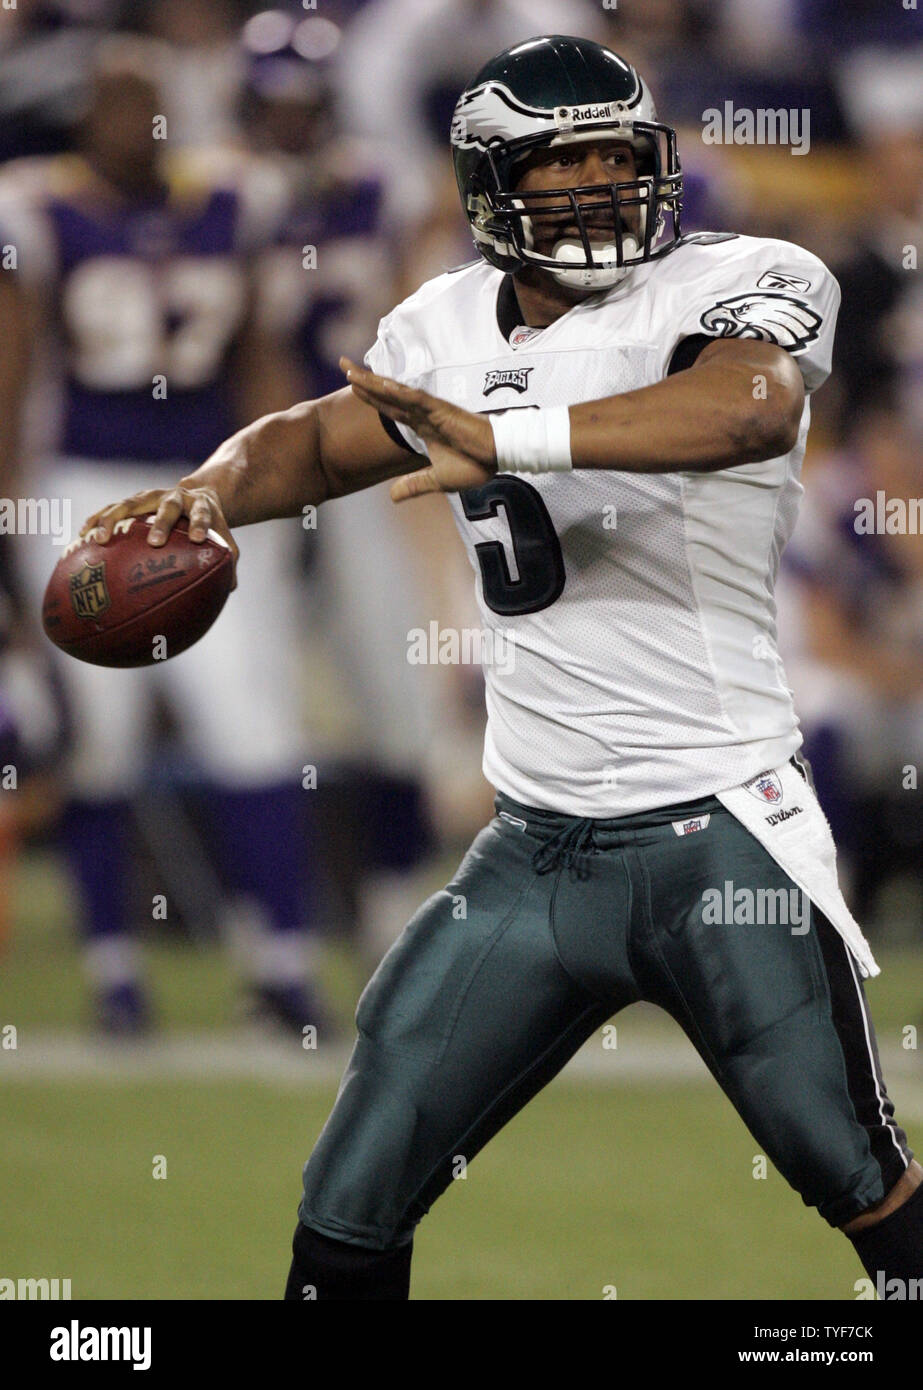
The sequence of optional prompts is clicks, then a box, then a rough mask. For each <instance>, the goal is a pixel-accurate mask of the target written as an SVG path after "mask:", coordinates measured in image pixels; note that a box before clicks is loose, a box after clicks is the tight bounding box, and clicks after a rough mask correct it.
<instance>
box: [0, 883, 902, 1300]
mask: <svg viewBox="0 0 923 1390" xmlns="http://www.w3.org/2000/svg"><path fill="white" fill-rule="evenodd" d="M22 894H23V902H22V910H21V913H20V920H19V922H18V923H17V932H16V937H15V940H14V942H13V944H12V948H11V949H10V950H9V951H8V952H7V955H6V959H5V961H4V963H3V969H2V975H0V1029H2V1028H3V1027H4V1025H7V1024H9V1023H13V1024H15V1026H16V1028H17V1044H18V1045H17V1048H16V1049H15V1050H14V1051H11V1050H6V1051H0V1091H2V1113H3V1123H2V1125H0V1181H2V1190H0V1277H2V1278H14V1279H15V1278H26V1277H35V1278H37V1277H46V1278H54V1277H58V1278H69V1279H70V1280H71V1286H72V1293H73V1296H74V1298H77V1299H82V1298H115V1297H127V1298H154V1299H171V1298H181V1299H195V1298H219V1299H226V1298H245V1299H276V1298H278V1297H279V1296H280V1294H281V1289H282V1287H283V1284H284V1280H285V1274H286V1271H287V1264H288V1253H287V1252H288V1242H289V1239H290V1235H291V1229H292V1227H293V1222H294V1214H295V1208H296V1205H297V1199H298V1190H299V1174H300V1167H301V1163H302V1161H303V1159H304V1158H305V1157H306V1155H307V1153H308V1151H309V1149H310V1147H311V1144H312V1142H313V1140H314V1138H315V1136H316V1134H317V1132H318V1130H319V1128H320V1126H321V1124H322V1123H323V1120H324V1118H325V1115H326V1114H327V1111H328V1109H329V1106H330V1104H331V1102H332V1099H333V1096H334V1093H335V1086H336V1082H335V1074H332V1073H331V1072H330V1069H329V1066H328V1067H325V1066H321V1065H320V1059H319V1058H312V1057H307V1056H304V1055H302V1053H301V1050H300V1049H299V1048H298V1046H297V1042H296V1043H295V1044H293V1045H292V1047H291V1048H290V1049H289V1050H288V1051H285V1050H284V1049H282V1048H281V1047H279V1048H278V1051H277V1052H273V1051H272V1049H270V1050H269V1052H268V1053H267V1052H266V1048H265V1046H264V1045H263V1044H261V1043H260V1040H259V1039H257V1038H255V1037H254V1036H253V1035H252V1034H250V1033H248V1032H247V1031H246V1030H243V1029H241V1028H239V1027H238V1028H236V1029H235V1028H234V1027H233V1026H232V1025H231V1023H230V1020H231V1018H232V1017H233V1010H234V1000H235V991H234V980H233V975H232V972H231V971H230V969H229V967H228V964H227V961H226V959H225V958H224V956H223V955H222V954H221V953H220V952H217V951H214V950H207V951H200V952H197V953H192V952H191V951H190V950H189V949H188V948H184V947H181V946H177V945H173V946H171V945H164V944H160V945H158V946H157V947H156V948H152V949H151V951H150V961H151V971H152V978H153V984H154V988H155V993H156V997H157V1000H158V1003H159V1006H160V1011H161V1017H162V1020H163V1030H164V1037H165V1039H166V1042H167V1043H172V1044H175V1050H174V1051H173V1052H171V1051H170V1049H169V1047H167V1048H166V1050H164V1048H163V1046H161V1047H160V1048H153V1049H144V1048H140V1049H137V1048H136V1049H129V1050H128V1051H127V1052H126V1050H125V1049H115V1050H106V1049H100V1048H99V1047H96V1048H94V1047H93V1046H92V1045H90V1044H89V1042H88V1040H87V1038H86V1035H85V1034H84V1033H81V1018H82V1012H83V1008H84V1004H83V991H82V982H81V979H80V976H79V972H78V969H77V960H76V955H75V951H74V945H73V942H72V940H71V937H70V933H69V931H68V930H67V923H66V920H65V917H64V914H63V912H62V910H61V908H60V899H61V894H60V891H59V885H58V886H56V885H55V881H54V877H53V875H52V874H50V873H49V871H48V865H47V864H46V863H40V864H37V865H33V866H31V868H30V870H29V872H28V873H27V874H26V875H25V877H24V883H23V885H22ZM881 956H882V964H883V967H884V975H883V978H882V979H881V980H880V981H878V982H872V984H871V985H870V986H869V994H870V998H871V999H872V1007H873V1011H874V1014H875V1016H876V1021H877V1024H878V1029H879V1034H880V1038H881V1042H882V1048H883V1051H884V1052H885V1053H886V1057H890V1058H892V1059H893V1060H894V1064H895V1065H894V1068H893V1069H892V1071H891V1072H890V1073H889V1068H888V1063H887V1061H886V1065H885V1070H886V1075H887V1076H888V1078H889V1085H890V1088H891V1091H892V1093H893V1094H894V1097H895V1099H896V1102H897V1105H898V1113H899V1115H901V1114H903V1118H904V1124H905V1127H906V1128H907V1129H908V1132H909V1134H910V1138H911V1142H912V1143H915V1146H916V1147H917V1148H918V1149H919V1148H923V1063H921V1062H920V1060H919V1059H920V1053H919V1052H913V1051H907V1050H902V1049H901V1048H900V1043H901V1038H902V1032H901V1030H902V1028H903V1027H904V1026H905V1025H907V1024H913V1023H916V1024H919V1023H920V1022H921V1014H923V1003H921V1000H923V955H921V954H920V953H919V952H915V951H914V950H912V949H911V948H909V947H907V946H901V947H899V948H898V947H894V948H891V949H890V950H888V951H882V953H881ZM327 971H328V974H329V978H330V983H331V986H332V987H333V988H334V992H335V993H336V994H337V995H338V998H339V1002H340V1006H341V1008H342V1010H343V1013H344V1018H346V1017H348V1013H349V1010H350V1008H351V1004H352V1000H353V998H354V993H355V988H356V980H355V976H354V974H352V973H351V972H350V970H349V969H348V968H347V965H346V964H345V962H344V959H343V958H342V956H331V957H330V959H329V960H328V964H327ZM618 1029H619V1032H618V1048H617V1050H615V1051H614V1052H604V1050H603V1048H602V1045H601V1041H600V1043H599V1045H598V1047H596V1049H595V1052H594V1049H593V1047H592V1046H591V1047H590V1049H589V1052H590V1053H591V1054H593V1055H591V1056H590V1057H589V1059H588V1060H589V1061H590V1062H591V1063H592V1065H591V1066H589V1067H587V1066H584V1067H582V1068H577V1069H575V1071H574V1073H573V1074H569V1073H565V1074H564V1075H563V1076H562V1077H561V1078H559V1079H558V1080H557V1081H555V1082H554V1083H553V1084H552V1085H551V1086H550V1087H549V1088H548V1089H547V1090H546V1091H545V1092H544V1093H543V1094H542V1095H541V1096H539V1097H538V1098H537V1099H536V1100H535V1101H534V1102H533V1103H532V1105H531V1106H529V1107H528V1108H527V1109H526V1110H525V1111H524V1112H523V1113H522V1114H521V1115H519V1116H518V1117H517V1118H516V1119H515V1120H514V1121H513V1122H512V1123H511V1124H510V1125H509V1126H508V1127H507V1128H506V1130H504V1132H503V1133H502V1134H501V1135H500V1136H499V1137H498V1138H497V1139H496V1140H495V1141H494V1142H493V1144H492V1145H490V1146H489V1147H488V1149H487V1150H485V1152H484V1153H483V1154H481V1155H480V1156H479V1157H478V1158H476V1159H475V1160H474V1162H473V1163H472V1164H471V1166H470V1168H469V1170H468V1174H467V1177H466V1178H465V1179H464V1180H460V1181H458V1182H455V1183H454V1184H453V1185H452V1187H451V1189H450V1190H449V1191H448V1192H447V1193H446V1194H445V1196H444V1197H443V1198H441V1199H440V1201H439V1202H438V1203H437V1204H436V1206H435V1207H434V1209H433V1212H432V1213H431V1214H430V1216H429V1217H428V1218H427V1219H426V1221H424V1222H423V1224H422V1226H421V1227H420V1231H419V1234H418V1237H417V1247H416V1249H417V1254H416V1258H415V1265H414V1282H413V1296H414V1297H415V1298H430V1299H492V1298H495V1299H602V1298H603V1297H605V1296H606V1291H607V1290H609V1296H610V1297H611V1296H612V1293H611V1290H612V1289H613V1288H614V1289H615V1290H617V1297H618V1298H619V1299H623V1300H624V1299H658V1298H682V1299H697V1298H702V1299H733V1298H738V1299H740V1298H742V1299H748V1298H761V1297H769V1298H779V1299H781V1298H797V1299H811V1298H830V1297H833V1298H843V1299H850V1298H852V1297H854V1293H853V1284H854V1282H855V1280H856V1279H858V1278H860V1277H861V1276H862V1270H861V1269H860V1268H859V1266H858V1264H857V1262H856V1261H855V1258H854V1256H853V1255H852V1252H851V1248H850V1247H849V1245H848V1244H847V1242H846V1241H845V1240H844V1239H843V1237H842V1236H840V1235H839V1234H837V1233H836V1232H833V1231H831V1230H830V1229H829V1228H828V1227H827V1226H826V1224H825V1223H824V1222H823V1221H822V1220H821V1219H820V1218H818V1217H817V1216H816V1214H814V1213H813V1212H811V1211H809V1210H807V1209H806V1208H805V1207H804V1206H803V1205H802V1203H801V1200H800V1198H799V1197H797V1196H796V1195H795V1194H794V1193H793V1192H792V1191H791V1190H790V1189H789V1188H788V1187H787V1185H786V1184H785V1183H784V1181H783V1180H782V1179H781V1178H780V1177H779V1176H778V1175H777V1174H776V1173H775V1172H774V1171H773V1170H771V1169H770V1170H769V1172H768V1174H767V1176H766V1177H765V1179H755V1178H754V1176H753V1160H754V1157H755V1155H756V1154H757V1150H756V1146H755V1144H754V1142H753V1140H752V1139H751V1138H750V1137H749V1135H748V1134H747V1132H746V1131H745V1129H744V1128H743V1126H742V1124H741V1123H740V1121H739V1120H738V1119H737V1117H736V1115H735V1114H734V1113H733V1111H732V1110H731V1107H730V1105H729V1104H728V1102H727V1101H726V1100H725V1099H724V1097H723V1096H722V1095H721V1093H720V1092H719V1091H718V1090H717V1088H716V1087H715V1086H714V1084H713V1083H712V1082H711V1081H710V1079H708V1078H707V1077H706V1078H704V1079H703V1078H701V1077H700V1075H699V1074H698V1073H697V1072H696V1071H694V1070H693V1071H690V1074H689V1075H688V1076H685V1075H683V1074H682V1073H683V1065H682V1062H683V1058H684V1057H686V1058H689V1057H690V1056H691V1052H690V1049H689V1048H688V1045H687V1044H686V1043H685V1040H684V1039H683V1038H682V1036H681V1035H680V1033H679V1031H678V1029H676V1028H675V1026H674V1025H673V1024H672V1023H671V1021H670V1020H668V1019H666V1017H665V1016H664V1015H662V1014H660V1013H659V1012H657V1011H655V1010H650V1009H646V1008H645V1007H643V1006H641V1007H636V1008H634V1009H630V1010H628V1011H626V1012H625V1013H624V1014H623V1015H622V1016H621V1017H620V1019H619V1021H618ZM48 1039H51V1041H52V1044H53V1045H52V1046H51V1048H50V1051H49V1053H48V1055H49V1056H51V1058H52V1060H51V1062H48V1061H47V1059H46V1061H45V1062H42V1063H41V1064H40V1065H37V1066H33V1065H32V1063H33V1061H34V1058H35V1056H36V1055H37V1054H39V1053H41V1051H42V1046H43V1040H44V1041H47V1040H48ZM216 1042H217V1043H220V1045H221V1047H223V1048H224V1052H222V1054H221V1055H222V1056H224V1057H227V1056H230V1057H231V1059H232V1062H233V1059H234V1058H237V1059H238V1060H240V1059H241V1058H242V1059H243V1060H244V1063H246V1059H247V1058H248V1056H250V1055H251V1054H252V1055H253V1056H254V1057H256V1056H257V1055H258V1056H259V1057H260V1058H262V1063H263V1070H262V1072H261V1074H260V1076H259V1077H257V1078H254V1077H253V1076H250V1077H247V1076H244V1075H242V1074H241V1075H234V1074H228V1075H223V1076H221V1077H211V1076H210V1075H208V1069H209V1063H208V1056H209V1055H210V1054H209V1053H208V1049H209V1047H211V1046H214V1045H215V1044H216ZM177 1056H180V1057H181V1059H185V1061H184V1068H183V1069H182V1074H179V1075H176V1074H173V1075H171V1074H170V1072H171V1067H172V1066H173V1063H174V1061H175V1060H176V1057H177ZM275 1056H278V1059H279V1065H278V1075H276V1074H275V1073H274V1071H273V1057H275ZM267 1057H268V1063H267ZM55 1058H58V1059H59V1061H60V1059H64V1060H65V1061H66V1060H67V1059H69V1058H72V1059H73V1060H74V1069H75V1074H74V1075H73V1076H66V1075H64V1074H63V1070H62V1068H61V1067H60V1066H58V1063H57V1062H55V1061H54V1059H55ZM658 1058H660V1059H661V1060H662V1061H663V1067H662V1068H660V1071H661V1072H662V1074H659V1075H658V1068H659V1063H658ZM693 1060H694V1059H693ZM302 1064H303V1079H302V1072H301V1071H299V1068H300V1067H302ZM197 1069H198V1070H197ZM190 1072H192V1073H193V1074H191V1075H190ZM231 1072H232V1073H233V1065H232V1067H231ZM318 1072H319V1073H320V1074H319V1075H318V1074H317V1073H318ZM157 1156H162V1157H163V1159H165V1160H166V1176H165V1177H163V1178H155V1177H154V1176H153V1172H154V1166H155V1162H156V1161H157Z"/></svg>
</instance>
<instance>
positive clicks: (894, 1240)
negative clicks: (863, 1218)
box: [849, 1182, 923, 1288]
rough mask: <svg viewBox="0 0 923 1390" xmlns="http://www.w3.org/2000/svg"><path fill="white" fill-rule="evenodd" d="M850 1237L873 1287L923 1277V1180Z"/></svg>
mask: <svg viewBox="0 0 923 1390" xmlns="http://www.w3.org/2000/svg"><path fill="white" fill-rule="evenodd" d="M849 1239H850V1240H851V1241H852V1243H853V1245H854V1246H855V1247H856V1254H857V1255H858V1256H859V1259H860V1260H861V1261H862V1263H863V1265H864V1266H865V1271H866V1273H867V1274H868V1275H869V1277H870V1278H871V1279H872V1280H873V1281H875V1284H876V1288H877V1287H878V1286H879V1284H881V1285H882V1286H886V1285H887V1282H888V1280H889V1279H895V1278H897V1279H903V1280H909V1279H923V1182H921V1183H920V1185H919V1186H918V1187H917V1188H916V1189H915V1191H914V1192H913V1194H912V1196H910V1197H908V1199H907V1201H906V1202H905V1203H904V1204H903V1206H900V1207H898V1209H897V1211H892V1212H891V1215H890V1216H886V1217H885V1218H884V1220H883V1221H879V1222H878V1223H877V1225H875V1226H866V1228H865V1230H863V1231H856V1232H855V1234H854V1235H851V1236H850V1237H849Z"/></svg>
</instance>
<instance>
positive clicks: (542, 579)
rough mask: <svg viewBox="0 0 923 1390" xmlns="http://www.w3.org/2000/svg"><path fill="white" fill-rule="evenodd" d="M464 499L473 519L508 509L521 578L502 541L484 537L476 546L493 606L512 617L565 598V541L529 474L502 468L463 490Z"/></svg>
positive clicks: (484, 587) (487, 596)
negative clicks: (512, 571)
mask: <svg viewBox="0 0 923 1390" xmlns="http://www.w3.org/2000/svg"><path fill="white" fill-rule="evenodd" d="M459 501H460V502H461V504H462V507H463V509H464V513H465V516H466V517H467V518H468V520H469V521H487V520H488V519H489V518H491V517H495V516H496V515H497V513H498V511H499V509H500V508H501V507H503V509H504V511H505V512H506V519H507V523H508V525H509V528H510V538H511V540H512V543H513V556H514V558H515V561H516V568H517V570H518V572H519V577H518V579H514V578H513V576H512V575H511V574H510V568H509V565H508V564H507V560H506V551H505V550H504V547H503V542H502V541H481V542H479V543H478V544H476V545H475V547H474V549H475V553H476V554H477V557H478V564H479V565H480V567H481V589H482V591H483V594H484V602H485V603H486V604H487V607H488V608H490V609H491V610H492V611H493V612H494V613H499V614H501V615H502V616H503V617H505V618H511V617H515V616H516V615H517V614H520V613H537V612H539V610H540V609H542V608H548V607H549V606H550V605H551V604H552V603H554V601H555V600H556V599H558V598H560V597H561V594H562V592H563V589H564V578H565V576H564V556H563V555H562V553H561V542H560V541H559V540H558V536H557V532H556V531H555V529H554V526H553V525H552V523H551V517H550V516H549V515H548V508H547V507H546V506H545V503H544V501H543V500H542V495H541V493H540V492H539V491H538V489H537V488H534V487H533V486H532V484H531V483H527V482H526V481H525V479H524V478H519V477H516V476H514V475H512V474H509V473H502V474H500V476H499V477H496V478H491V480H490V482H489V483H485V484H484V486H483V487H475V488H469V489H468V490H467V491H466V492H462V493H459Z"/></svg>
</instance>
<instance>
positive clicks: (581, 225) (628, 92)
mask: <svg viewBox="0 0 923 1390" xmlns="http://www.w3.org/2000/svg"><path fill="white" fill-rule="evenodd" d="M581 140H582V141H586V140H597V141H600V140H620V141H627V142H629V143H630V144H631V145H632V147H633V149H634V151H635V163H636V166H637V171H638V175H639V176H638V177H637V178H636V179H633V180H631V181H626V182H621V183H607V184H589V185H587V186H585V187H582V188H562V189H542V190H541V192H522V191H517V190H516V172H515V166H516V165H517V163H518V162H519V161H520V160H521V159H523V158H525V157H526V156H528V155H529V154H531V153H532V151H533V150H535V149H538V148H541V147H545V146H558V145H561V146H567V145H572V144H573V143H574V142H576V141H581ZM451 143H452V152H453V157H454V160H455V176H456V178H457V180H458V188H459V192H460V194H461V199H462V206H463V207H464V210H465V215H466V216H467V218H468V221H469V222H470V224H471V229H472V231H473V233H474V240H475V244H476V246H477V248H478V250H479V251H480V253H481V255H482V256H483V257H484V259H485V260H487V261H489V262H490V264H491V265H495V266H497V267H498V268H499V269H500V270H505V271H516V270H520V269H521V268H522V267H523V266H526V265H537V266H540V267H541V268H542V269H544V270H547V271H549V272H550V273H551V274H552V275H554V276H555V277H556V278H557V279H558V280H559V281H560V282H561V283H562V284H565V285H569V286H572V287H575V288H582V289H586V290H588V291H592V290H595V289H604V288H606V287H608V286H611V285H615V284H617V283H618V282H619V281H620V280H621V279H622V278H623V277H624V276H625V275H627V274H628V272H629V271H630V270H631V268H632V267H633V266H636V265H641V264H643V263H644V262H645V261H650V260H653V259H655V258H656V257H659V256H664V255H666V254H667V253H668V252H670V251H672V250H673V248H674V247H675V246H676V243H677V241H678V240H679V238H680V236H681V234H682V233H681V230H680V214H681V210H682V193H683V179H682V171H681V167H680V162H679V155H678V154H677V149H676V132H675V130H674V129H673V128H672V126H668V125H663V124H662V123H661V122H660V121H658V120H657V113H656V111H655V109H654V102H653V98H652V97H651V94H650V91H649V89H648V87H647V84H646V83H645V81H644V79H643V78H642V77H641V76H640V75H639V74H638V73H637V72H636V71H635V69H634V68H633V67H632V66H631V64H630V63H628V62H626V61H625V59H624V58H620V57H619V56H618V54H617V53H613V52H612V51H611V50H610V49H608V48H603V47H602V45H601V44H598V43H593V42H592V41H591V40H590V39H577V38H568V37H566V36H564V35H561V34H549V35H546V36H545V37H542V38H535V39H529V40H528V41H527V42H525V43H520V44H517V45H516V46H515V47H514V48H508V49H507V50H506V51H505V52H503V53H500V54H499V55H498V56H497V57H496V58H492V59H491V60H490V62H489V63H487V64H485V66H484V67H483V68H481V70H480V72H479V73H478V75H477V77H475V79H474V81H473V82H472V83H471V84H470V85H469V86H468V87H467V88H466V89H465V91H464V92H462V94H461V96H460V97H459V99H458V104H457V105H456V107H455V114H454V116H453V118H452V131H451ZM552 198H554V199H555V201H554V202H551V201H550V200H551V199H552ZM537 200H540V201H537ZM627 208H640V215H639V218H638V219H637V223H636V226H635V229H634V231H632V230H630V229H629V228H628V227H627V226H626V223H625V219H624V216H623V215H622V214H623V212H624V210H625V209H627ZM539 209H540V210H541V213H542V215H543V216H551V215H553V214H561V215H565V214H566V215H567V217H568V223H569V224H572V225H573V226H575V227H576V228H577V230H578V233H579V235H578V237H576V238H574V237H569V238H566V239H562V240H560V241H559V242H557V243H556V244H555V246H554V247H553V251H552V255H551V256H547V255H540V254H539V253H538V252H537V251H536V250H535V249H534V237H533V230H532V223H531V218H532V215H533V214H534V213H535V212H536V211H538V210H539ZM601 211H609V212H611V213H612V219H613V229H614V235H613V239H612V240H611V242H606V243H604V244H600V243H599V242H597V243H596V244H595V245H593V244H591V241H590V236H589V229H588V227H587V224H586V222H585V220H584V215H585V214H587V213H595V214H597V221H598V215H599V214H600V212H601ZM635 232H638V233H639V235H635Z"/></svg>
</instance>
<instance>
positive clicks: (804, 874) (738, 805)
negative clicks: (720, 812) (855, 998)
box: [717, 763, 881, 977]
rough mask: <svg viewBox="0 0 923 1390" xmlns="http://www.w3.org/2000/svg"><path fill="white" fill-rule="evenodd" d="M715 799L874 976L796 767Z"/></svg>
mask: <svg viewBox="0 0 923 1390" xmlns="http://www.w3.org/2000/svg"><path fill="white" fill-rule="evenodd" d="M717 797H718V800H719V801H720V802H722V803H723V805H725V806H726V807H727V809H728V810H729V811H730V813H731V815H732V816H734V817H735V818H736V819H737V820H739V821H740V823H741V825H744V826H746V828H747V830H749V831H750V833H751V834H752V835H755V836H756V838H757V839H758V840H759V842H760V844H761V845H763V847H764V848H765V849H767V850H768V851H769V853H770V854H771V855H772V857H773V859H774V860H775V861H776V863H777V864H778V865H779V866H780V867H781V868H783V869H784V870H785V872H786V873H787V874H788V876H789V878H791V879H793V880H794V882H795V883H796V884H797V885H798V887H799V888H800V889H801V891H802V892H803V893H805V894H807V896H808V897H809V898H810V900H811V902H812V903H814V905H815V906H816V907H818V908H819V909H820V911H821V912H822V913H823V914H824V916H825V917H827V918H828V919H829V920H830V922H831V923H832V925H833V926H834V927H835V928H836V930H837V931H838V932H839V934H840V936H841V937H842V938H843V940H844V941H845V942H846V944H847V946H848V947H849V949H850V950H851V951H852V953H853V955H854V956H855V958H856V960H857V962H858V964H859V968H860V969H861V971H862V974H863V975H864V976H866V977H867V976H870V975H879V974H880V973H881V971H880V968H879V966H878V964H877V962H876V960H875V957H874V956H873V955H872V948H871V947H870V946H869V944H868V942H867V941H866V939H865V937H864V936H863V935H862V932H861V930H860V929H859V924H858V922H857V921H856V920H855V918H854V917H853V915H852V913H851V912H850V910H849V908H848V907H847V906H846V903H845V901H844V899H843V894H842V893H841V892H840V885H839V883H838V882H837V876H836V847H835V845H834V843H833V835H832V834H831V832H830V826H829V825H828V824H827V818H826V816H825V815H824V813H823V811H822V810H821V808H820V803H819V801H818V800H817V797H816V796H815V794H814V792H813V790H812V788H811V787H810V786H809V784H808V783H807V782H806V781H805V779H804V777H802V775H801V773H800V772H799V771H798V769H797V768H796V767H794V766H793V765H792V763H783V764H782V766H781V767H777V768H773V769H772V770H771V771H768V772H761V773H760V775H759V776H758V777H752V778H751V779H750V781H749V782H744V784H743V785H742V786H740V787H733V788H732V789H731V790H730V791H726V792H718V793H717Z"/></svg>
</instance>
